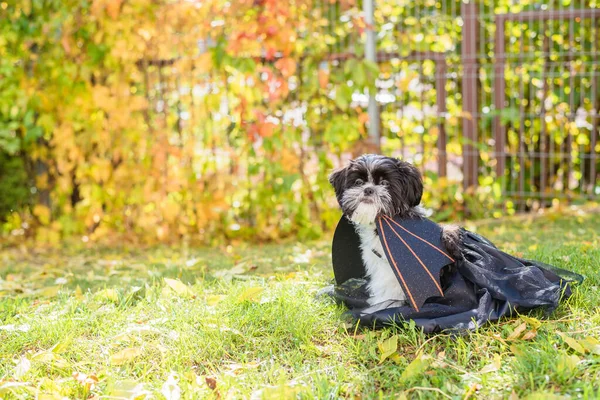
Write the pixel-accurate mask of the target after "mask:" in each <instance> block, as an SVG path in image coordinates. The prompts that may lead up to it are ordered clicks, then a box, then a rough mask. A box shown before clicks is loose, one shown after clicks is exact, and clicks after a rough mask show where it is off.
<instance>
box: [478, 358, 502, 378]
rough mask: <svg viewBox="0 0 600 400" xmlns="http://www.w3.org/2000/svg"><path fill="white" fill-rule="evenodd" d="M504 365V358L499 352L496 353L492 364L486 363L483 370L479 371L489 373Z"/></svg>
mask: <svg viewBox="0 0 600 400" xmlns="http://www.w3.org/2000/svg"><path fill="white" fill-rule="evenodd" d="M501 367H502V358H501V357H500V355H499V354H495V355H494V361H493V362H491V363H490V364H488V365H486V366H485V367H483V368H482V369H481V371H479V372H480V373H482V374H487V373H489V372H495V371H498V370H500V368H501Z"/></svg>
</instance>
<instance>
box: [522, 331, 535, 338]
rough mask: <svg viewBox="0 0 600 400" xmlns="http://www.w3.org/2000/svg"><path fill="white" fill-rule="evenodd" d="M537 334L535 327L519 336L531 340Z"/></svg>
mask: <svg viewBox="0 0 600 400" xmlns="http://www.w3.org/2000/svg"><path fill="white" fill-rule="evenodd" d="M536 336H537V331H536V330H535V329H532V330H530V331H527V332H525V334H524V335H523V337H521V339H523V340H531V339H533V338H534V337H536Z"/></svg>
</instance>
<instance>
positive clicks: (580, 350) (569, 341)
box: [558, 332, 585, 354]
mask: <svg viewBox="0 0 600 400" xmlns="http://www.w3.org/2000/svg"><path fill="white" fill-rule="evenodd" d="M558 336H560V337H561V338H562V339H563V340H564V341H565V342H566V343H567V344H568V345H569V347H570V348H572V349H573V350H575V351H576V352H578V353H581V354H584V353H585V349H584V348H583V346H582V345H581V344H579V342H577V340H575V339H573V338H572V337H569V336H567V335H566V334H564V333H562V332H558Z"/></svg>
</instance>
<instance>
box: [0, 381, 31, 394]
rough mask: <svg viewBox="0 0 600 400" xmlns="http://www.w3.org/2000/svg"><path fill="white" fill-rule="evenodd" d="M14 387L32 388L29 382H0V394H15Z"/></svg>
mask: <svg viewBox="0 0 600 400" xmlns="http://www.w3.org/2000/svg"><path fill="white" fill-rule="evenodd" d="M15 389H30V390H31V389H34V388H33V387H32V386H31V383H29V382H10V381H9V382H0V394H4V393H13V394H16V392H17V390H15Z"/></svg>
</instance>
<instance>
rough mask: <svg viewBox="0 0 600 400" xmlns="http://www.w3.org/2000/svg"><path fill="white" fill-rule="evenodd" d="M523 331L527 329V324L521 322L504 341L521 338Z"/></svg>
mask: <svg viewBox="0 0 600 400" xmlns="http://www.w3.org/2000/svg"><path fill="white" fill-rule="evenodd" d="M525 329H527V324H526V323H525V322H523V323H522V324H521V325H519V326H517V327H516V328H515V330H514V331H512V333H511V334H510V335H508V337H507V338H506V340H515V339H518V338H519V336H521V333H523V331H525Z"/></svg>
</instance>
